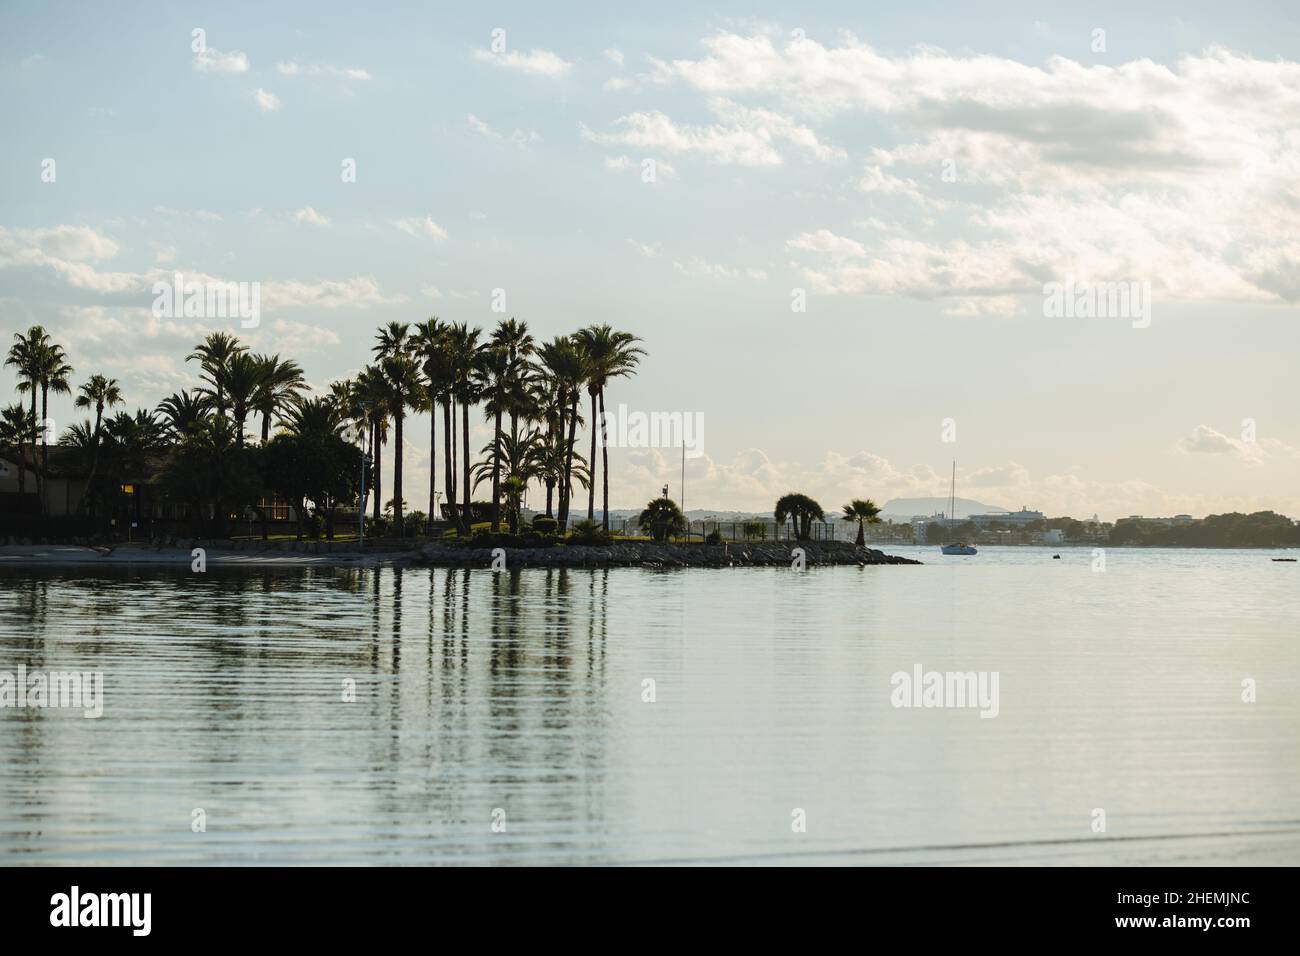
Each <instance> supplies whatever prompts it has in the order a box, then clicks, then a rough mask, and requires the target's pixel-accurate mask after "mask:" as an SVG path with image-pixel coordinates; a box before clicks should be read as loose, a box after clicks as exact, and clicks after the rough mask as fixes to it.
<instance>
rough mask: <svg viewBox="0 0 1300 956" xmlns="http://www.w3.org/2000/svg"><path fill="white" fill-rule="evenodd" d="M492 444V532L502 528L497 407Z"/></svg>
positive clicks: (499, 421) (498, 412)
mask: <svg viewBox="0 0 1300 956" xmlns="http://www.w3.org/2000/svg"><path fill="white" fill-rule="evenodd" d="M492 441H493V445H492V452H493V454H492V533H493V534H496V533H497V532H499V531H500V530H501V409H500V408H498V409H497V417H496V427H495V430H494V432H493V438H492Z"/></svg>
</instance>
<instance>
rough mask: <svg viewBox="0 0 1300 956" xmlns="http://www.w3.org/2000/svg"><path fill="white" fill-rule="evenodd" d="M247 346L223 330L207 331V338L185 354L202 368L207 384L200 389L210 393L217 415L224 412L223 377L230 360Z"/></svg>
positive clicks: (187, 359) (186, 357)
mask: <svg viewBox="0 0 1300 956" xmlns="http://www.w3.org/2000/svg"><path fill="white" fill-rule="evenodd" d="M247 351H248V347H247V346H244V345H240V344H239V339H237V338H235V337H234V336H233V335H228V334H226V333H225V332H209V333H208V336H207V338H205V339H204V340H203V341H202V342H200V343H199V344H198V345H196V346H195V347H194V351H193V352H191V353H190V354H189V355H187V356H185V361H187V362H188V361H190V360H191V359H197V360H198V362H199V365H200V367H201V368H202V369H203V375H202V376H201V378H202V379H203V381H205V382H206V383H207V385H208V388H207V389H202V390H201V391H205V392H206V393H207V394H210V395H212V397H213V399H214V401H215V407H216V410H217V414H218V415H224V414H226V393H225V384H224V378H225V374H226V370H227V367H228V365H229V363H230V360H231V359H232V358H234V357H235V356H236V355H238V354H239V353H241V352H247Z"/></svg>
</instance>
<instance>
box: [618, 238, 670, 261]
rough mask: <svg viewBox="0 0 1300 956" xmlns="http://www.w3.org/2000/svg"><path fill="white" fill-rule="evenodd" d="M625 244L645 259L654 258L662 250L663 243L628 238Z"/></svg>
mask: <svg viewBox="0 0 1300 956" xmlns="http://www.w3.org/2000/svg"><path fill="white" fill-rule="evenodd" d="M627 244H628V245H629V246H631V247H632V248H633V249H635V250H636V251H637V252H639V253H641V255H643V256H645V257H646V258H647V259H654V258H656V257H658V256H659V255H660V254H661V253H662V252H663V251H664V250H663V244H662V243H658V242H653V243H645V242H637V241H636V240H635V239H629V240H628V241H627Z"/></svg>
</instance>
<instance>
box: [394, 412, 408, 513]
mask: <svg viewBox="0 0 1300 956" xmlns="http://www.w3.org/2000/svg"><path fill="white" fill-rule="evenodd" d="M405 419H406V414H405V412H404V410H403V409H400V408H399V409H398V410H397V413H396V414H395V415H394V416H393V421H394V422H395V423H396V430H397V434H396V435H395V436H394V438H393V522H394V523H395V524H396V525H397V536H398V537H399V538H405V537H406V525H405V523H404V522H403V521H402V422H403V421H404V420H405Z"/></svg>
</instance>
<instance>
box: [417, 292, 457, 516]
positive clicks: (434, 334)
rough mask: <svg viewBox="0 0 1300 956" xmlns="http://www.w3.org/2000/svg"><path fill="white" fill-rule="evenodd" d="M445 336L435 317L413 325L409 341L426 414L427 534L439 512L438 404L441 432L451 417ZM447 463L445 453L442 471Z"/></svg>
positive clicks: (444, 328)
mask: <svg viewBox="0 0 1300 956" xmlns="http://www.w3.org/2000/svg"><path fill="white" fill-rule="evenodd" d="M445 335H446V326H444V325H443V324H442V322H441V321H439V319H438V317H437V316H436V315H435V316H431V317H430V318H428V319H426V320H425V321H423V322H418V323H416V326H415V332H414V333H413V334H412V335H411V339H410V345H411V352H412V355H413V356H414V357H415V359H416V361H417V362H418V363H419V365H420V369H421V371H423V372H424V395H423V396H422V398H421V401H420V411H425V412H428V413H429V520H428V523H427V525H426V527H425V530H426V532H431V531H432V530H433V523H434V521H436V520H437V510H438V504H437V502H438V499H437V495H436V493H435V490H434V489H436V488H437V487H438V482H437V474H438V469H437V464H438V454H437V452H438V403H439V402H441V403H442V404H443V409H444V415H443V419H444V421H443V425H444V429H445V426H446V419H447V418H448V417H449V415H450V412H448V411H447V410H446V402H447V381H448V376H447V374H446V369H445V362H444V361H443V350H444V339H445ZM444 434H445V432H444ZM448 442H449V439H448V438H445V437H444V443H448ZM450 460H451V459H450V456H449V455H447V454H446V451H445V449H444V457H443V462H444V465H443V468H444V470H445V469H447V468H448V467H449V465H450Z"/></svg>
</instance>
